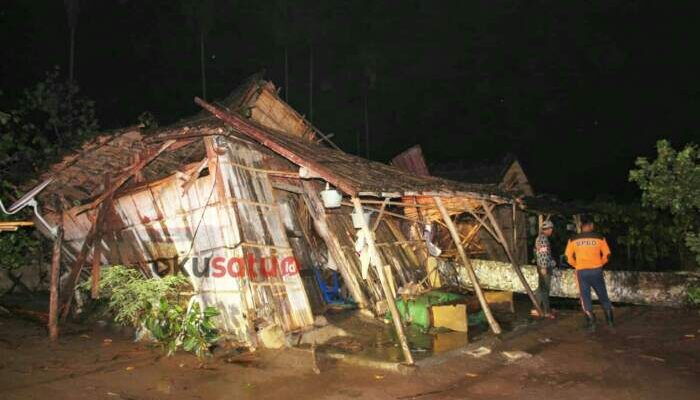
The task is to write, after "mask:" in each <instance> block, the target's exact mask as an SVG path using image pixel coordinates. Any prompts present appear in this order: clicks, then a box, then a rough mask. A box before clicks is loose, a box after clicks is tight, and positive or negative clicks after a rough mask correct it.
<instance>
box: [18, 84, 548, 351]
mask: <svg viewBox="0 0 700 400" xmlns="http://www.w3.org/2000/svg"><path fill="white" fill-rule="evenodd" d="M196 102H197V103H198V104H200V105H201V106H202V107H203V108H204V109H205V110H206V111H205V112H202V113H200V114H198V115H197V116H195V117H193V118H189V119H186V120H182V121H180V122H178V123H176V124H174V125H171V126H167V127H162V128H156V129H150V130H149V129H143V128H141V127H138V126H134V127H129V128H125V129H120V130H117V131H114V132H110V133H108V134H105V135H102V136H99V137H97V138H95V139H94V140H92V141H90V142H89V143H86V144H85V145H84V146H82V148H81V149H80V150H79V151H78V152H76V153H74V154H71V155H69V156H67V157H65V158H64V159H63V160H62V161H61V162H60V163H57V164H56V165H54V166H53V167H52V168H51V169H50V171H48V172H46V173H45V174H44V175H42V176H41V178H40V179H39V182H41V183H40V184H39V186H36V189H35V190H33V191H31V192H30V193H32V195H34V194H35V193H38V194H36V199H37V200H38V202H39V204H40V207H39V208H40V213H41V216H43V218H42V217H37V218H36V223H37V227H38V228H39V229H40V231H41V232H42V233H43V234H44V235H46V236H47V237H49V238H51V239H53V240H54V241H55V243H56V245H55V249H58V250H60V251H59V254H61V255H62V259H63V263H64V264H65V267H66V268H65V270H66V272H65V273H64V274H63V276H62V278H61V283H62V285H61V288H60V297H57V292H58V283H57V282H58V275H59V266H58V264H59V261H58V257H59V256H56V253H55V254H54V263H53V265H52V303H51V309H50V314H51V315H50V318H52V321H53V324H55V321H56V318H57V314H60V315H61V317H62V318H66V316H67V315H68V314H69V312H70V310H71V305H72V304H73V303H74V301H73V297H74V293H75V287H76V284H77V283H78V282H79V281H80V280H81V279H92V282H93V296H96V295H97V293H96V291H97V289H98V285H97V282H98V280H99V275H100V270H101V268H102V266H108V265H117V264H121V265H129V266H133V267H135V268H139V269H140V270H141V271H142V272H143V274H144V276H146V277H152V278H158V277H159V276H163V275H164V274H168V273H178V272H179V271H184V273H186V274H187V276H188V277H189V279H190V280H191V283H192V286H193V288H194V294H193V301H198V302H200V303H201V304H202V305H203V306H215V307H217V308H218V309H219V310H220V312H221V315H220V316H219V317H218V325H219V328H220V329H221V330H223V331H225V332H226V333H227V334H228V337H229V338H230V340H234V341H236V342H238V343H240V344H241V345H246V346H255V345H256V344H257V337H256V331H257V330H259V329H261V328H262V327H265V326H269V325H276V326H278V327H280V328H281V329H282V330H283V331H284V332H285V333H293V332H300V331H303V330H305V329H308V328H309V327H311V326H312V324H313V309H312V302H310V297H313V296H311V295H309V293H311V292H312V290H311V289H309V284H308V282H306V281H305V279H304V274H303V271H305V270H309V269H312V268H317V267H319V266H321V265H327V266H330V267H331V268H335V269H336V270H337V271H338V273H339V274H340V276H341V277H342V280H343V282H344V285H345V286H346V287H347V290H348V292H349V294H350V296H351V297H352V299H353V300H354V302H355V303H356V304H357V306H358V307H360V308H364V309H366V310H369V311H371V312H373V313H374V314H375V315H377V316H382V315H384V313H386V312H387V311H388V312H389V313H390V314H391V316H392V320H393V323H394V327H395V329H396V332H397V336H398V337H399V340H400V342H401V347H402V350H403V353H404V357H405V359H406V361H407V362H408V363H411V362H412V356H411V353H410V351H409V349H408V345H407V343H406V339H405V336H404V334H403V323H402V321H401V320H400V318H399V316H398V312H397V309H396V304H395V298H396V297H397V296H398V295H399V294H400V293H406V288H410V287H423V288H424V289H426V290H427V289H429V288H430V286H431V285H432V283H431V282H434V281H433V280H431V279H426V276H428V275H430V274H431V273H438V271H437V269H432V270H431V269H430V267H429V265H431V263H430V262H428V261H429V260H430V259H431V258H433V256H435V255H438V254H439V253H440V249H437V250H436V249H435V248H434V247H436V246H435V245H434V244H433V243H432V242H431V236H430V235H429V234H426V232H429V231H430V230H431V229H438V230H441V231H442V232H447V233H448V234H449V237H451V239H452V241H453V242H452V247H453V253H452V256H453V257H454V258H455V259H456V260H457V262H458V263H459V264H461V266H462V267H463V268H464V269H465V271H466V273H467V275H468V277H469V280H470V283H471V285H470V286H471V287H472V288H473V289H474V291H475V293H476V295H477V297H478V299H479V302H480V305H481V307H482V309H483V310H484V312H485V314H486V318H487V320H488V322H489V324H490V326H491V329H492V330H493V331H494V332H496V333H500V327H499V325H498V322H497V321H496V320H495V318H493V316H492V314H491V312H490V309H489V306H488V303H487V302H486V300H485V299H484V296H483V293H482V291H481V288H480V286H479V284H478V281H477V279H476V276H475V275H474V272H473V270H472V268H471V263H470V256H469V251H466V252H465V249H467V250H468V249H469V248H470V246H472V243H473V242H474V239H475V237H476V233H477V232H478V231H480V230H481V229H484V230H486V231H488V232H489V234H491V235H492V236H493V238H494V240H495V241H496V242H498V243H499V244H500V245H501V246H502V247H503V251H504V253H505V254H506V255H507V256H508V258H509V260H510V262H511V263H512V267H514V268H513V271H514V272H515V273H516V276H517V277H518V279H519V280H520V284H521V285H523V288H524V290H525V291H526V292H527V293H528V294H529V296H530V298H531V299H532V301H533V304H535V307H536V308H539V305H538V304H537V303H536V302H535V299H534V296H533V294H532V291H531V290H530V288H529V286H528V284H527V282H526V280H525V278H524V277H523V275H522V273H521V272H520V269H519V267H518V265H517V264H518V263H517V261H516V260H515V259H514V257H513V253H512V252H511V249H510V246H511V244H510V243H511V242H510V241H509V239H508V238H509V237H511V233H510V232H509V231H507V230H505V229H503V228H502V227H501V225H500V224H499V221H498V219H497V218H496V217H495V216H494V215H495V213H496V210H497V209H499V210H500V209H504V210H506V211H507V212H515V209H516V208H515V202H514V200H513V199H512V198H511V197H510V196H509V195H508V194H507V193H506V192H504V191H502V190H500V189H499V188H498V187H497V186H496V185H488V184H468V183H463V182H455V181H450V180H446V179H443V178H437V177H432V176H420V175H417V174H412V173H409V172H405V171H402V170H400V169H398V168H395V167H392V166H388V165H385V164H382V163H378V162H373V161H369V160H366V159H362V158H360V157H356V156H353V155H350V154H347V153H344V152H342V151H341V150H339V149H338V148H337V147H335V146H334V145H333V144H332V143H330V141H328V140H327V139H325V136H324V135H323V134H322V133H321V132H320V131H319V130H318V129H316V128H315V127H313V126H312V125H311V124H310V123H308V122H307V121H306V120H305V119H304V118H303V117H302V116H301V115H299V114H298V113H297V112H296V111H294V110H293V109H292V108H291V107H290V106H289V105H288V104H286V103H285V102H284V101H282V100H281V99H280V98H279V97H278V96H277V92H276V89H275V87H274V86H273V84H272V83H270V82H267V81H264V80H262V79H260V78H259V77H253V78H251V79H250V80H249V81H248V82H247V83H245V84H244V85H243V86H241V87H240V88H239V89H238V90H237V91H236V92H234V93H233V94H232V95H231V96H229V97H228V98H227V99H225V100H224V101H222V102H220V103H217V104H209V103H206V102H204V101H202V100H200V99H197V101H196ZM35 184H36V182H35ZM324 188H325V189H326V190H327V191H331V192H333V191H335V192H336V194H338V195H339V196H338V199H336V200H339V201H340V204H334V205H332V206H329V204H324V200H325V199H322V198H321V196H320V194H321V192H322V191H324ZM39 191H40V192H39ZM340 196H342V198H341V197H340ZM464 214H467V215H470V216H471V218H472V219H473V220H474V221H477V224H476V228H473V229H472V231H471V232H469V233H467V234H463V233H460V232H459V231H458V229H457V228H456V221H457V219H458V218H457V217H458V216H460V215H464ZM457 223H458V221H457ZM436 252H437V253H436ZM426 266H428V267H426ZM305 283H307V287H306V289H305V286H304V284H305ZM51 323H52V322H50V324H51Z"/></svg>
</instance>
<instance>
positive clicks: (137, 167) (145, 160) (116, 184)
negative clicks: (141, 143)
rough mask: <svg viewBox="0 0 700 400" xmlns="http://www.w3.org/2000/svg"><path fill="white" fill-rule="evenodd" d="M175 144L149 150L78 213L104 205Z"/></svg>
mask: <svg viewBox="0 0 700 400" xmlns="http://www.w3.org/2000/svg"><path fill="white" fill-rule="evenodd" d="M174 143H175V140H169V141H167V142H165V143H163V144H162V145H161V146H160V147H158V148H157V149H149V150H146V151H144V152H143V153H144V154H142V155H141V157H140V158H139V161H138V162H137V163H135V164H133V165H132V166H131V167H129V169H127V170H126V171H124V172H122V173H121V174H120V175H119V176H118V177H117V178H116V179H114V180H113V181H112V186H111V187H110V188H109V190H107V189H106V188H105V191H103V192H102V194H100V195H99V196H97V198H96V199H95V200H93V201H91V202H90V203H87V204H85V205H83V206H80V207H78V208H77V209H76V212H77V213H78V214H80V213H83V212H85V211H87V210H90V209H93V208H95V207H97V206H98V205H100V203H102V202H103V201H104V200H105V199H106V198H107V197H109V196H112V195H113V194H114V192H116V191H117V190H118V189H119V188H120V187H121V186H122V185H123V184H124V183H126V181H128V180H129V178H131V177H132V176H135V175H136V174H138V173H139V172H140V171H141V170H142V169H143V168H144V167H145V166H146V165H148V164H149V163H150V162H151V161H153V160H155V159H156V158H157V157H158V156H159V155H161V154H162V153H163V152H164V151H165V150H166V149H167V148H168V147H170V146H171V145H173V144H174Z"/></svg>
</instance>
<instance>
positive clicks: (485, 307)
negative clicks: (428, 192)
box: [433, 196, 501, 335]
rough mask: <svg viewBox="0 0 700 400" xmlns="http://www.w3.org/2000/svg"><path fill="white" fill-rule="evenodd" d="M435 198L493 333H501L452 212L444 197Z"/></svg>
mask: <svg viewBox="0 0 700 400" xmlns="http://www.w3.org/2000/svg"><path fill="white" fill-rule="evenodd" d="M433 199H435V205H437V208H438V210H440V215H442V219H443V220H444V221H445V225H447V230H449V231H450V235H452V240H453V241H454V242H455V245H456V246H457V253H458V254H459V258H461V259H462V264H463V265H464V268H465V269H466V270H467V275H469V280H471V281H472V285H474V292H476V297H477V298H478V299H479V304H481V309H482V310H484V315H486V320H487V321H488V323H489V326H490V327H491V330H492V331H493V333H494V334H496V335H499V334H500V333H501V326H500V325H499V324H498V321H496V318H494V317H493V314H492V313H491V308H490V307H489V303H488V302H487V301H486V297H485V296H484V292H483V291H482V290H481V286H480V285H479V280H478V279H477V278H476V273H474V268H473V267H472V264H471V262H470V261H469V259H468V258H467V254H466V253H465V252H464V248H463V247H462V246H461V245H460V238H459V233H457V228H455V225H454V223H453V222H452V218H450V214H449V213H448V212H447V209H446V208H445V205H444V204H442V199H441V198H439V197H437V196H436V197H433Z"/></svg>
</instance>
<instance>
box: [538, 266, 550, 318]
mask: <svg viewBox="0 0 700 400" xmlns="http://www.w3.org/2000/svg"><path fill="white" fill-rule="evenodd" d="M551 286H552V270H551V269H549V268H540V267H537V301H538V302H539V303H540V305H542V311H543V312H544V313H545V314H549V289H550V288H551Z"/></svg>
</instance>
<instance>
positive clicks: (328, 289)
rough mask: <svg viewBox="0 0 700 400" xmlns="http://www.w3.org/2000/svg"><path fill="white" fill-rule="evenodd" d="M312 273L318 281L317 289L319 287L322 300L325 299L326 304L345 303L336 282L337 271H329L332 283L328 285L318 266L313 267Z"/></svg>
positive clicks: (338, 284)
mask: <svg viewBox="0 0 700 400" xmlns="http://www.w3.org/2000/svg"><path fill="white" fill-rule="evenodd" d="M314 273H315V274H316V282H318V287H319V289H321V295H322V296H323V301H325V302H326V303H327V304H343V303H345V300H344V299H343V297H342V296H341V295H340V283H339V282H338V272H336V271H331V281H332V284H331V285H330V286H329V285H328V284H327V283H326V281H325V279H323V277H322V276H321V270H320V269H319V268H314Z"/></svg>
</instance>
